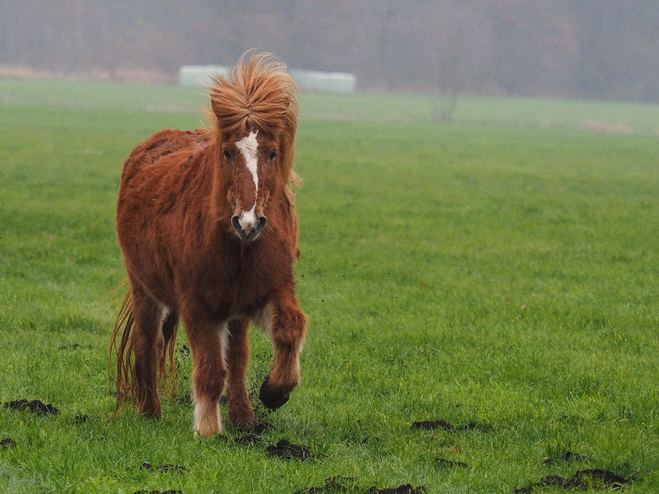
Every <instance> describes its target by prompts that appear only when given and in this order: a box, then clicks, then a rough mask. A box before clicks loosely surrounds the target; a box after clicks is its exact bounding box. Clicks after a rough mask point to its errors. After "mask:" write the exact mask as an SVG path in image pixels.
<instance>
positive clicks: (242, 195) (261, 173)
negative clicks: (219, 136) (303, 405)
mask: <svg viewBox="0 0 659 494" xmlns="http://www.w3.org/2000/svg"><path fill="white" fill-rule="evenodd" d="M220 160H222V161H224V164H225V166H224V167H223V168H224V169H225V170H227V185H228V196H227V199H228V201H229V205H230V206H231V207H232V208H233V216H232V217H231V226H232V227H233V229H234V231H235V233H236V234H237V235H238V237H239V238H240V239H241V240H244V241H246V242H251V241H253V240H256V238H257V237H258V236H259V234H260V233H261V232H262V231H263V229H264V228H265V227H266V225H267V222H268V220H267V218H266V217H265V214H264V210H265V206H266V204H267V202H268V199H269V197H270V195H271V193H272V189H273V187H274V185H275V181H276V177H277V173H276V170H277V164H278V161H279V150H278V149H277V143H276V141H274V140H273V139H272V138H270V137H268V136H267V135H265V134H264V133H259V131H257V130H251V131H250V132H249V133H248V134H247V135H245V136H244V137H242V138H240V139H238V140H228V141H226V142H225V143H224V144H223V145H222V149H221V155H220Z"/></svg>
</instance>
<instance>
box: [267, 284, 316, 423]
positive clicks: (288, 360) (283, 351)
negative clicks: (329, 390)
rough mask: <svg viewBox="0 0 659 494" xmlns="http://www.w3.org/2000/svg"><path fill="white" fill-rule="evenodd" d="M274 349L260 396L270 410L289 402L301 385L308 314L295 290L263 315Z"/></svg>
mask: <svg viewBox="0 0 659 494" xmlns="http://www.w3.org/2000/svg"><path fill="white" fill-rule="evenodd" d="M264 319H265V320H264V326H265V327H266V328H267V329H268V331H269V333H270V337H271V338H272V343H273V346H274V349H275V355H274V358H273V361H272V365H271V366H270V374H268V377H267V378H266V379H265V381H264V382H263V385H262V386H261V390H260V393H259V399H260V400H261V402H262V403H263V404H264V405H265V406H266V407H267V408H269V409H270V410H276V409H278V408H280V407H281V406H283V405H284V404H285V403H286V402H287V401H288V396H289V394H290V392H291V391H292V390H293V389H294V388H295V387H296V386H297V385H298V384H300V351H301V350H302V343H303V341H304V335H305V333H306V327H307V317H306V316H305V315H304V312H302V311H301V310H300V308H299V307H298V304H297V300H296V299H295V295H294V293H293V290H292V289H290V290H285V291H283V292H282V293H280V294H279V297H278V298H277V299H276V300H275V301H274V302H272V303H271V304H270V305H269V306H268V308H267V309H266V311H265V314H264Z"/></svg>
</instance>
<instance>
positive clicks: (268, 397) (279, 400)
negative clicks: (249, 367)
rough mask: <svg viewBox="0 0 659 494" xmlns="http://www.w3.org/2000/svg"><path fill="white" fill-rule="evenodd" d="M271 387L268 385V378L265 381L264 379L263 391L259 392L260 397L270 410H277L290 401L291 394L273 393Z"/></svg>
mask: <svg viewBox="0 0 659 494" xmlns="http://www.w3.org/2000/svg"><path fill="white" fill-rule="evenodd" d="M269 388H270V387H269V386H268V380H267V379H266V380H265V381H263V384H262V385H261V391H260V392H259V399H260V400H261V403H263V405H264V406H265V407H266V408H267V409H268V410H277V409H279V408H281V407H283V406H284V405H285V404H286V402H287V401H288V397H289V395H287V394H285V395H283V396H276V395H273V394H272V393H271V392H270V389H269Z"/></svg>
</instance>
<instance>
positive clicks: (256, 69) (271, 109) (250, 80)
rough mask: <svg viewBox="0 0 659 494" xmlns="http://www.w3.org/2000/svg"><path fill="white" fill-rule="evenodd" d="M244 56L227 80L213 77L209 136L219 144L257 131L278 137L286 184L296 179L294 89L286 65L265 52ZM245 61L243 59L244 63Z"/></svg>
mask: <svg viewBox="0 0 659 494" xmlns="http://www.w3.org/2000/svg"><path fill="white" fill-rule="evenodd" d="M247 55H248V53H246V54H244V55H243V56H242V57H241V58H240V60H239V62H238V64H237V65H236V66H235V67H234V68H233V70H232V72H231V76H230V78H228V79H227V78H225V77H222V76H216V77H214V78H213V83H214V84H213V85H212V86H210V90H211V95H210V98H211V108H210V111H209V112H208V115H207V116H208V118H209V120H210V121H211V122H212V123H213V128H212V129H211V132H212V133H215V136H216V138H217V139H218V140H219V142H220V143H221V142H222V141H225V140H227V139H230V138H231V137H232V136H234V137H236V138H238V137H242V136H244V135H246V134H247V132H248V130H258V131H260V132H264V133H266V134H268V135H270V136H272V137H278V138H279V146H280V149H279V152H280V153H281V156H282V165H283V167H284V170H283V171H284V172H285V176H286V177H287V178H288V182H289V183H296V182H297V181H298V180H299V179H297V176H296V175H295V173H294V172H293V151H294V146H295V132H296V131H297V112H298V103H297V87H296V86H295V83H294V82H293V79H292V78H291V77H290V76H289V75H288V74H287V73H286V65H284V64H283V63H282V62H280V61H279V60H278V59H276V58H275V57H273V56H272V55H269V54H267V53H257V54H252V55H251V56H250V57H249V58H247ZM246 58H247V60H245V59H246Z"/></svg>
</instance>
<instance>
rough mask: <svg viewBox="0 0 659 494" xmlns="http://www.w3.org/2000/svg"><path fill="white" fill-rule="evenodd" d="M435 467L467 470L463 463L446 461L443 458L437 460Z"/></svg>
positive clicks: (467, 466)
mask: <svg viewBox="0 0 659 494" xmlns="http://www.w3.org/2000/svg"><path fill="white" fill-rule="evenodd" d="M437 465H439V466H440V467H443V468H469V465H467V464H466V463H464V462H461V461H453V460H447V459H445V458H437Z"/></svg>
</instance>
